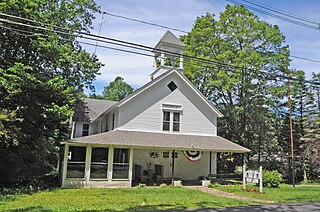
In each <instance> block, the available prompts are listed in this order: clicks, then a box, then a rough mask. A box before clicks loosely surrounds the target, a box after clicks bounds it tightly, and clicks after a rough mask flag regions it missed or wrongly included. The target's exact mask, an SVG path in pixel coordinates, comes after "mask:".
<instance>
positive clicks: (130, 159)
mask: <svg viewBox="0 0 320 212" xmlns="http://www.w3.org/2000/svg"><path fill="white" fill-rule="evenodd" d="M129 157H130V158H129V182H130V186H132V167H133V147H130V152H129Z"/></svg>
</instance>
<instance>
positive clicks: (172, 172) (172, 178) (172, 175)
mask: <svg viewBox="0 0 320 212" xmlns="http://www.w3.org/2000/svg"><path fill="white" fill-rule="evenodd" d="M174 153H175V151H174V150H173V151H172V167H171V168H172V169H171V181H172V185H173V181H174Z"/></svg>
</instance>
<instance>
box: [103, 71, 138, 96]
mask: <svg viewBox="0 0 320 212" xmlns="http://www.w3.org/2000/svg"><path fill="white" fill-rule="evenodd" d="M132 92H133V88H132V87H131V86H130V85H129V84H127V83H126V82H125V81H124V79H123V78H122V77H119V76H118V77H116V78H115V79H114V81H113V82H110V84H109V85H108V86H106V87H104V90H103V92H102V96H103V98H104V99H108V100H112V101H120V100H122V99H123V98H125V97H126V96H128V95H129V94H131V93H132Z"/></svg>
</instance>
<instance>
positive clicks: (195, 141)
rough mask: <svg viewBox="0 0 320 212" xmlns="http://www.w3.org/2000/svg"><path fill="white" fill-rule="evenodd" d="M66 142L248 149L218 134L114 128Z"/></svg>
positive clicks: (217, 150)
mask: <svg viewBox="0 0 320 212" xmlns="http://www.w3.org/2000/svg"><path fill="white" fill-rule="evenodd" d="M66 143H69V144H71V143H78V144H99V145H119V146H133V147H144V148H164V149H177V150H178V149H181V150H184V149H185V150H210V151H216V152H235V153H244V152H249V151H250V150H249V149H247V148H244V147H242V146H240V145H238V144H236V143H233V142H231V141H229V140H227V139H225V138H222V137H220V136H204V135H188V134H181V133H157V132H141V131H127V130H114V131H110V132H105V133H99V134H95V135H90V136H85V137H79V138H74V139H72V140H70V141H68V142H66Z"/></svg>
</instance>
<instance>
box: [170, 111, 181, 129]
mask: <svg viewBox="0 0 320 212" xmlns="http://www.w3.org/2000/svg"><path fill="white" fill-rule="evenodd" d="M172 131H174V132H179V131H180V113H173V126H172Z"/></svg>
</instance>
